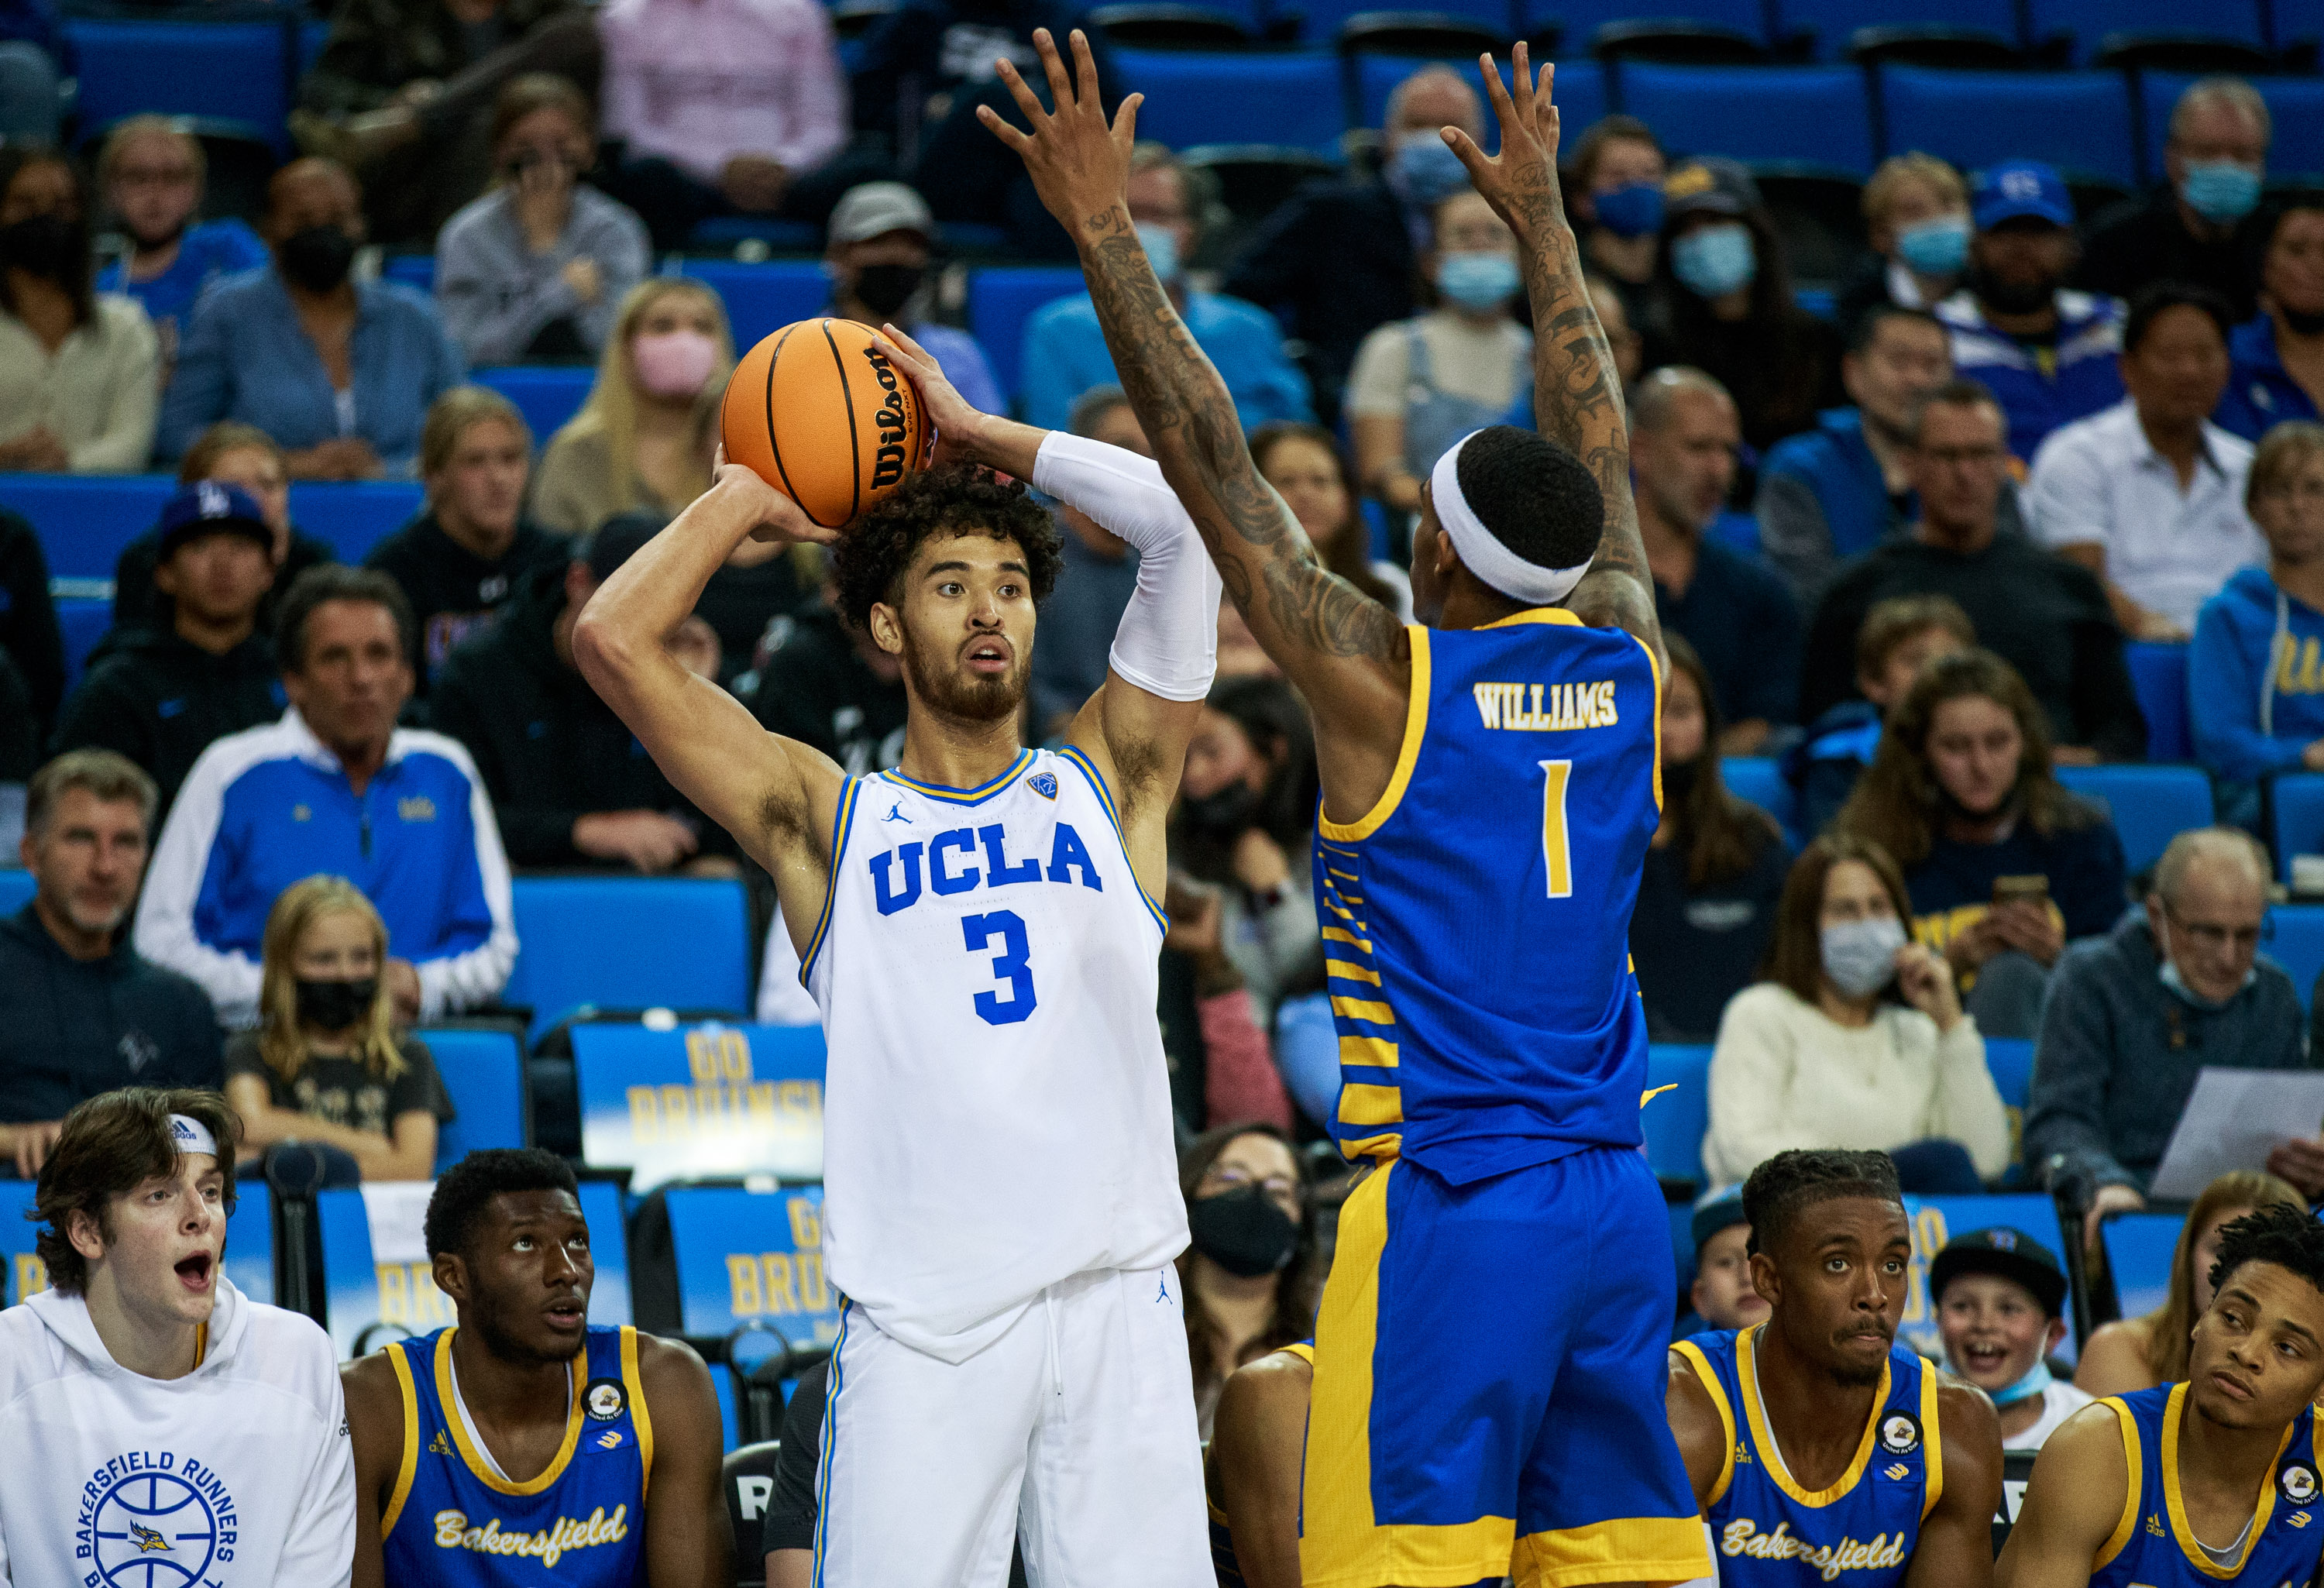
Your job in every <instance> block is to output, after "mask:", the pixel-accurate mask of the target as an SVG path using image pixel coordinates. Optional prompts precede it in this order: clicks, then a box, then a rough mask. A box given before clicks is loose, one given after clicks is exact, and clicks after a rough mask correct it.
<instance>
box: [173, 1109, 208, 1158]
mask: <svg viewBox="0 0 2324 1588" xmlns="http://www.w3.org/2000/svg"><path fill="white" fill-rule="evenodd" d="M170 1140H171V1141H172V1142H174V1143H175V1144H176V1145H177V1149H178V1150H179V1151H180V1152H207V1153H208V1154H209V1155H210V1156H211V1157H212V1158H216V1157H217V1137H215V1136H213V1135H211V1134H210V1131H209V1127H208V1125H205V1124H204V1123H202V1122H201V1121H199V1120H197V1119H189V1118H188V1117H187V1116H186V1115H184V1114H181V1113H173V1114H171V1116H170Z"/></svg>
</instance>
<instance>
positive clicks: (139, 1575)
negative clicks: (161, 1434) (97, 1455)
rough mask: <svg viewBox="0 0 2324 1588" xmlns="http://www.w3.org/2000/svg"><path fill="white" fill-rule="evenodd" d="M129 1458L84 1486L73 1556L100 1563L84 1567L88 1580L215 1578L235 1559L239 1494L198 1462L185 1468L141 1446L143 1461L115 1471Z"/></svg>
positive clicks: (150, 1586)
mask: <svg viewBox="0 0 2324 1588" xmlns="http://www.w3.org/2000/svg"><path fill="white" fill-rule="evenodd" d="M129 1459H133V1458H128V1457H119V1458H115V1463H107V1464H106V1469H104V1470H100V1471H99V1472H97V1473H95V1474H93V1475H92V1476H91V1477H90V1480H89V1482H88V1484H87V1485H86V1486H85V1487H84V1489H83V1490H82V1493H83V1496H84V1499H83V1500H82V1509H81V1513H80V1517H79V1519H78V1526H77V1527H76V1528H75V1529H74V1532H75V1535H76V1542H77V1547H76V1548H75V1549H74V1551H73V1554H74V1556H75V1557H76V1558H78V1559H79V1560H82V1561H86V1562H88V1565H89V1566H93V1567H94V1568H95V1569H94V1570H88V1568H87V1567H84V1568H83V1569H84V1570H85V1571H87V1573H88V1574H87V1575H86V1576H85V1577H84V1578H83V1581H84V1582H86V1583H90V1584H97V1583H102V1584H104V1588H194V1585H196V1584H198V1583H207V1582H208V1581H209V1578H210V1571H211V1568H212V1567H213V1566H215V1565H220V1564H222V1563H224V1562H226V1561H231V1560H232V1559H233V1558H234V1550H233V1547H232V1540H233V1537H234V1534H235V1529H236V1528H238V1527H239V1526H240V1524H241V1517H240V1516H239V1514H238V1513H237V1512H236V1511H235V1507H234V1500H233V1497H232V1496H230V1495H228V1494H227V1493H226V1486H225V1485H224V1484H223V1483H221V1482H218V1480H217V1476H216V1474H214V1473H210V1472H208V1470H207V1469H205V1468H203V1467H202V1466H201V1464H200V1463H198V1462H193V1461H189V1462H187V1463H184V1465H183V1466H182V1468H181V1467H180V1465H179V1463H177V1461H176V1460H175V1459H174V1458H172V1457H171V1456H170V1455H168V1454H157V1453H150V1452H139V1453H137V1454H136V1456H135V1457H134V1459H135V1460H136V1461H137V1462H138V1463H139V1464H138V1465H137V1466H135V1467H132V1468H130V1469H129V1470H128V1471H126V1472H125V1473H124V1472H116V1471H115V1470H113V1469H114V1468H115V1465H116V1464H117V1463H122V1462H125V1461H127V1460H129ZM165 1461H166V1462H168V1463H169V1465H168V1466H167V1467H163V1466H162V1465H161V1463H162V1462H165ZM91 1497H93V1498H91ZM221 1546H224V1547H221Z"/></svg>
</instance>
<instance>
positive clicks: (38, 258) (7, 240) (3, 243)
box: [0, 212, 78, 282]
mask: <svg viewBox="0 0 2324 1588" xmlns="http://www.w3.org/2000/svg"><path fill="white" fill-rule="evenodd" d="M77 234H78V228H77V227H75V226H74V225H73V224H72V222H70V221H69V220H67V219H66V218H65V217H63V216H61V215H57V214H55V213H53V212H52V213H51V214H48V215H33V216H27V217H25V218H24V219H23V220H20V221H17V222H15V223H14V224H13V225H11V226H0V263H5V264H8V265H12V266H14V268H15V269H17V270H21V271H23V272H25V273H26V274H28V275H35V276H39V277H41V278H42V279H43V280H46V281H51V282H58V281H62V280H63V279H64V277H65V273H66V272H67V271H68V270H69V268H70V267H71V264H72V254H73V245H74V243H75V241H76V239H77Z"/></svg>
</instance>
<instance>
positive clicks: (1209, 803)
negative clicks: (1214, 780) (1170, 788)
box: [1178, 778, 1259, 838]
mask: <svg viewBox="0 0 2324 1588" xmlns="http://www.w3.org/2000/svg"><path fill="white" fill-rule="evenodd" d="M1178 808H1179V811H1180V812H1181V813H1182V814H1183V816H1184V817H1185V823H1186V826H1187V829H1188V830H1189V831H1191V832H1196V833H1206V834H1208V835H1210V836H1212V837H1214V838H1239V837H1240V836H1242V835H1243V832H1244V830H1245V829H1247V828H1249V827H1252V826H1257V825H1258V822H1259V790H1258V789H1254V788H1252V787H1251V786H1250V784H1249V783H1246V782H1244V781H1243V780H1241V779H1240V778H1238V779H1236V780H1234V781H1233V782H1231V783H1229V784H1228V785H1227V786H1226V787H1225V788H1223V789H1220V790H1219V791H1218V792H1217V793H1215V794H1205V795H1203V797H1202V798H1201V799H1196V798H1195V797H1194V796H1193V795H1192V794H1189V795H1187V796H1185V798H1184V799H1180V800H1179V801H1178Z"/></svg>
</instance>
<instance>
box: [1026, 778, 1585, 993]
mask: <svg viewBox="0 0 2324 1588" xmlns="http://www.w3.org/2000/svg"><path fill="white" fill-rule="evenodd" d="M1541 770H1542V773H1543V775H1544V777H1545V779H1546V781H1545V782H1544V784H1543V785H1542V790H1541V861H1542V864H1543V865H1544V866H1545V867H1546V868H1547V869H1548V872H1549V896H1550V897H1551V898H1552V899H1571V898H1572V897H1573V848H1572V845H1571V844H1570V843H1568V842H1567V839H1566V835H1565V785H1566V783H1567V781H1568V780H1571V779H1572V776H1573V763H1572V762H1570V761H1545V762H1542V763H1541ZM987 1018H990V1017H987Z"/></svg>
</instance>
